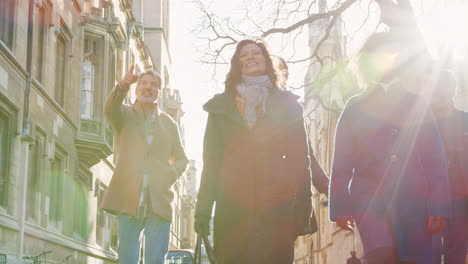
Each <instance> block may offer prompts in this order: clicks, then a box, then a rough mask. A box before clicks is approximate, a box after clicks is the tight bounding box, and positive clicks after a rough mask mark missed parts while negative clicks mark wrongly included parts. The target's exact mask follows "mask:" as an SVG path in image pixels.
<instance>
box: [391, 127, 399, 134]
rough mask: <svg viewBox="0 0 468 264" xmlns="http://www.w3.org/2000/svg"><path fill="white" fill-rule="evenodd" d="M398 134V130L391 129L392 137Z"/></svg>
mask: <svg viewBox="0 0 468 264" xmlns="http://www.w3.org/2000/svg"><path fill="white" fill-rule="evenodd" d="M397 134H398V129H396V128H393V129H392V136H396V135H397Z"/></svg>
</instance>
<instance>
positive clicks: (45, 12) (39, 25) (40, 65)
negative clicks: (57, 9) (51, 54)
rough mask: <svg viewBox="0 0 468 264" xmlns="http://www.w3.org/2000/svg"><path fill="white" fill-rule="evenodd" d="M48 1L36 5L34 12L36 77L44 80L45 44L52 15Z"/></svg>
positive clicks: (40, 80)
mask: <svg viewBox="0 0 468 264" xmlns="http://www.w3.org/2000/svg"><path fill="white" fill-rule="evenodd" d="M45 3H46V1H44V2H43V4H42V6H40V7H38V6H36V7H35V8H36V10H35V12H34V14H35V17H34V60H35V61H34V78H36V80H37V81H38V82H42V78H43V73H44V59H45V55H44V54H45V46H46V39H47V31H48V30H47V29H48V24H49V21H48V17H50V7H49V6H48V5H47V6H46V4H45Z"/></svg>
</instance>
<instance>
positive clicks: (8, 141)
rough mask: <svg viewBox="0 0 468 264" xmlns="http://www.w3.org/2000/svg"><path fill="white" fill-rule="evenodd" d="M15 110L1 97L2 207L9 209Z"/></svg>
mask: <svg viewBox="0 0 468 264" xmlns="http://www.w3.org/2000/svg"><path fill="white" fill-rule="evenodd" d="M13 117H14V114H13V110H12V109H11V108H9V107H8V106H7V105H6V104H4V103H3V102H2V101H1V97H0V207H3V208H7V207H8V191H9V188H8V187H9V184H10V181H9V175H10V158H11V151H12V143H13V140H12V139H13V137H14V133H15V129H16V123H15V119H14V118H13Z"/></svg>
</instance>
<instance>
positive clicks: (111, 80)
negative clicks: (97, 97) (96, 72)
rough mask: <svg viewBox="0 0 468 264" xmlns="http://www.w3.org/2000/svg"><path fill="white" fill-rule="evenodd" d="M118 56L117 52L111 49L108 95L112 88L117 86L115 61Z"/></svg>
mask: <svg viewBox="0 0 468 264" xmlns="http://www.w3.org/2000/svg"><path fill="white" fill-rule="evenodd" d="M115 57H116V55H115V50H114V49H113V48H111V49H110V52H109V73H108V77H109V79H108V89H107V93H109V92H110V91H111V90H112V88H113V87H114V86H115V84H116V80H115V76H116V72H117V71H116V68H115V66H116V63H115V61H116V59H115Z"/></svg>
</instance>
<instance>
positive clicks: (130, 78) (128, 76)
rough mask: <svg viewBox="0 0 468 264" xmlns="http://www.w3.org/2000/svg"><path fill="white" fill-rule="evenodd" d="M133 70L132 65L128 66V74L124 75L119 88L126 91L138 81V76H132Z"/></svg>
mask: <svg viewBox="0 0 468 264" xmlns="http://www.w3.org/2000/svg"><path fill="white" fill-rule="evenodd" d="M133 68H134V65H132V66H130V69H128V72H127V73H126V74H125V77H124V78H123V80H121V81H120V82H119V85H120V87H122V88H124V89H128V88H129V87H130V85H132V84H133V83H135V82H136V81H137V80H138V75H135V74H133Z"/></svg>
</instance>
